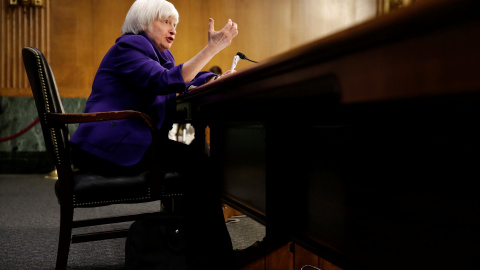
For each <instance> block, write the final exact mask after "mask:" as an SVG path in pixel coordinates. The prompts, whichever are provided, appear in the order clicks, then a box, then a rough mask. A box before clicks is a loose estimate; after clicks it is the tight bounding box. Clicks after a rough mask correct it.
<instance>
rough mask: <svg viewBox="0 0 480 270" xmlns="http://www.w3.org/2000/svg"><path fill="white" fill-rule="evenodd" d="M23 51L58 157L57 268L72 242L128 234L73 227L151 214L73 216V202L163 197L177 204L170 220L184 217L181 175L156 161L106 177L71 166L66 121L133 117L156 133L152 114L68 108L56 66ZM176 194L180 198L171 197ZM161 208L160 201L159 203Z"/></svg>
mask: <svg viewBox="0 0 480 270" xmlns="http://www.w3.org/2000/svg"><path fill="white" fill-rule="evenodd" d="M22 55H23V61H24V65H25V70H26V72H27V76H28V80H29V82H30V86H31V88H32V92H33V96H34V99H35V104H36V107H37V111H38V116H39V118H40V123H41V126H42V131H43V137H44V140H45V144H46V148H47V151H48V152H49V153H50V154H51V156H52V158H53V160H54V163H55V166H56V169H57V173H58V180H57V182H56V184H55V193H56V196H57V198H58V202H59V204H60V235H59V242H58V253H57V262H56V269H57V270H59V269H65V268H66V266H67V262H68V253H69V249H70V243H80V242H86V241H95V240H104V239H113V238H118V237H125V236H126V235H127V233H128V228H126V229H124V230H112V231H99V232H96V233H88V234H72V232H73V229H74V228H79V227H86V226H96V225H104V224H111V223H119V222H126V221H133V220H136V219H140V218H142V217H145V216H146V215H151V214H152V213H139V214H132V215H128V216H115V217H99V218H95V219H88V220H74V209H75V208H80V207H82V208H94V207H99V206H105V205H110V204H126V203H129V204H130V203H142V202H151V201H156V200H161V202H162V204H164V205H175V206H176V208H177V209H171V210H172V211H173V213H174V214H173V215H171V214H169V215H168V217H166V218H168V219H169V220H168V221H169V222H171V221H172V218H173V219H176V218H179V219H181V213H179V212H178V211H179V207H178V206H181V203H179V202H181V198H182V187H181V183H182V181H181V176H180V175H179V174H177V173H173V172H169V173H167V172H164V171H161V169H159V168H158V167H157V166H152V170H150V171H146V172H144V173H142V174H140V175H135V176H118V177H104V176H101V175H97V174H93V173H88V172H81V171H75V170H73V169H72V164H71V161H70V148H69V144H68V139H69V133H68V126H67V125H68V124H72V123H82V122H92V121H108V120H117V119H126V118H133V119H138V121H142V122H144V123H145V124H146V125H148V126H149V127H150V130H151V131H152V133H155V132H156V129H155V127H154V125H153V123H152V121H151V119H150V118H149V117H148V116H147V115H145V114H143V113H141V112H137V111H115V112H104V113H77V114H69V113H65V111H64V109H63V105H62V102H61V99H60V96H59V93H58V89H57V85H56V83H55V78H54V76H53V72H52V70H51V68H50V66H49V64H48V62H47V60H46V59H45V57H44V55H43V54H42V52H41V51H40V50H38V49H37V48H33V47H27V48H24V49H23V50H22ZM152 135H153V134H152ZM152 137H155V136H152ZM153 143H155V142H153ZM154 159H155V157H153V160H152V162H155V161H154ZM172 200H177V201H176V202H175V203H173V202H172ZM167 202H168V204H167ZM160 211H161V204H160V203H159V212H160ZM163 211H165V210H163ZM176 214H178V215H176Z"/></svg>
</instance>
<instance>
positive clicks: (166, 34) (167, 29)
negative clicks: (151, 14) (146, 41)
mask: <svg viewBox="0 0 480 270" xmlns="http://www.w3.org/2000/svg"><path fill="white" fill-rule="evenodd" d="M176 27H177V21H176V20H175V19H174V18H173V17H168V18H162V19H157V20H155V21H153V22H152V25H151V27H150V28H148V27H147V30H146V31H145V33H146V34H147V36H148V37H149V38H150V39H151V40H153V43H155V45H156V46H157V48H158V50H159V51H164V50H166V49H170V47H172V44H173V41H174V40H175V34H176V33H177V31H176V30H175V28H176Z"/></svg>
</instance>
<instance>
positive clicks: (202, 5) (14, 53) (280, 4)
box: [0, 0, 377, 97]
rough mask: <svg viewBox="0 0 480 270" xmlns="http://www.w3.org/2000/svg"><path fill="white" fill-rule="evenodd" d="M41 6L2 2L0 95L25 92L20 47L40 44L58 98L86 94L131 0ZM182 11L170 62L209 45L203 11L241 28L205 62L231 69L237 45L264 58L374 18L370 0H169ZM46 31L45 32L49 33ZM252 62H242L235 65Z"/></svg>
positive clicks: (62, 0)
mask: <svg viewBox="0 0 480 270" xmlns="http://www.w3.org/2000/svg"><path fill="white" fill-rule="evenodd" d="M44 2H45V7H43V8H36V9H29V10H28V11H27V12H26V13H24V12H23V8H15V9H12V8H10V7H8V1H1V3H2V12H1V22H2V25H1V32H2V33H1V38H2V42H1V51H0V63H1V68H2V69H1V72H0V76H1V77H0V79H1V80H0V81H1V84H0V95H2V96H30V95H31V93H30V89H29V86H28V82H27V80H26V76H25V72H24V69H23V63H22V60H21V48H23V47H25V46H35V47H38V48H39V49H41V50H42V51H44V53H45V55H46V56H47V59H48V60H49V62H50V64H51V66H52V69H53V71H54V74H55V78H56V80H57V85H58V87H59V91H60V94H61V95H62V96H63V97H87V96H88V95H89V93H90V90H91V85H92V82H93V78H94V76H95V72H96V70H97V68H98V65H99V64H100V62H101V60H102V58H103V56H104V55H105V53H106V52H107V50H108V49H109V48H110V46H111V45H112V44H113V43H114V42H115V40H116V38H117V37H119V36H120V35H121V33H120V29H121V27H122V25H123V21H124V19H125V15H126V13H127V11H128V9H129V8H130V6H131V4H132V3H133V2H134V0H121V1H120V0H102V1H98V0H82V1H75V0H46V1H44ZM171 2H172V3H173V4H174V5H175V7H176V8H177V10H178V11H179V13H180V23H179V25H178V28H177V37H176V40H175V43H174V45H173V47H172V53H173V54H174V56H175V60H176V64H180V63H183V62H186V61H188V60H189V59H190V58H192V57H193V56H194V55H195V54H196V53H197V52H198V51H200V50H201V49H202V48H203V47H204V46H205V45H206V44H207V30H208V18H210V17H211V18H214V19H215V29H216V30H220V29H221V28H222V27H223V26H224V25H225V23H226V22H227V20H228V19H229V18H231V19H232V20H233V21H235V22H237V23H238V25H239V35H238V36H237V37H236V38H235V39H234V41H233V43H232V44H231V45H230V46H229V47H227V48H226V49H225V50H223V51H222V52H220V53H219V54H218V55H217V56H215V57H214V58H213V59H212V61H211V62H210V63H209V64H208V66H206V67H205V68H204V69H205V70H208V69H209V68H210V67H211V66H213V65H218V66H220V67H221V68H222V70H223V71H226V70H227V69H228V68H230V65H231V62H232V59H233V56H234V55H235V54H236V53H237V52H239V51H240V52H243V53H244V54H245V55H247V56H248V57H249V58H250V59H253V60H257V61H262V60H265V59H267V58H270V57H273V56H275V55H278V54H280V53H282V52H285V51H288V50H290V49H292V48H294V47H296V46H299V45H301V44H304V43H306V42H308V41H311V40H313V39H317V38H320V37H323V36H325V35H328V34H330V33H332V32H335V31H338V30H340V29H342V28H345V27H348V26H351V25H352V24H355V23H358V22H361V21H363V20H365V19H368V18H372V17H373V16H375V14H376V8H377V3H376V1H375V0H346V1H317V0H263V1H257V0H237V1H231V0H202V1H198V0H171ZM50 33H51V34H50ZM251 65H254V64H253V63H250V62H248V61H241V62H240V63H239V64H238V66H237V70H241V69H243V68H246V67H248V66H251Z"/></svg>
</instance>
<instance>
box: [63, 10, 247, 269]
mask: <svg viewBox="0 0 480 270" xmlns="http://www.w3.org/2000/svg"><path fill="white" fill-rule="evenodd" d="M178 22H179V14H178V12H177V10H176V9H175V7H174V6H173V5H172V4H171V3H170V2H168V1H164V0H137V1H135V2H134V3H133V5H132V6H131V8H130V10H129V11H128V13H127V16H126V18H125V22H124V25H123V27H122V36H121V37H119V38H118V39H117V40H116V42H115V44H114V45H113V46H112V47H111V49H110V50H109V51H108V52H107V54H106V55H105V57H104V58H103V60H102V62H101V64H100V67H99V68H98V71H97V73H96V75H95V79H94V81H93V86H92V92H91V94H90V96H89V98H88V100H87V104H86V107H85V112H89V113H91V112H104V111H117V110H136V111H141V112H144V113H146V114H148V115H149V116H150V117H151V118H152V119H153V120H154V121H155V123H156V127H157V129H158V130H159V133H158V134H159V138H158V139H157V141H159V145H158V149H151V147H150V145H151V142H152V137H151V134H150V131H149V129H148V128H147V127H146V126H144V125H142V124H140V123H139V122H137V121H135V120H118V121H114V122H109V121H105V122H97V123H82V124H80V125H79V127H78V129H77V131H76V132H75V133H74V134H73V136H72V138H71V143H72V155H73V160H74V164H75V166H77V167H78V168H79V169H80V170H87V171H88V170H89V171H96V172H98V173H103V174H137V173H140V172H142V171H145V170H148V168H149V166H151V164H150V161H149V159H150V153H151V152H152V151H155V153H156V155H157V156H158V155H160V159H161V164H159V166H161V167H162V168H165V169H167V170H172V171H178V172H181V173H182V174H184V175H186V176H187V179H188V180H187V181H188V190H187V191H186V196H187V198H188V199H187V198H186V203H190V206H187V207H190V209H191V212H192V222H195V225H194V226H192V227H191V228H192V230H193V229H196V230H197V231H198V232H197V233H195V234H194V235H196V236H197V237H198V239H196V240H198V241H199V242H202V245H205V244H210V245H209V246H208V247H206V248H204V247H202V246H201V245H199V246H198V250H197V252H198V254H197V255H195V256H196V257H197V258H196V261H197V262H198V261H208V266H209V269H216V268H215V267H214V266H215V262H217V261H218V262H220V259H221V258H222V256H226V257H228V254H227V255H226V252H227V253H228V252H229V251H231V250H232V245H231V241H230V237H229V235H228V231H227V230H226V226H225V222H224V218H223V213H222V210H221V206H220V200H219V194H218V191H219V183H218V177H215V173H214V172H215V171H214V170H212V169H211V164H210V161H209V160H208V158H207V157H206V156H205V155H203V153H197V152H195V151H193V150H192V149H190V148H192V147H189V146H187V145H184V144H181V143H178V142H174V141H171V140H168V131H169V130H170V129H171V126H172V114H173V113H174V112H175V97H176V94H177V93H183V92H185V91H187V90H188V89H189V87H190V86H192V85H193V86H200V85H202V84H205V83H208V82H210V81H213V80H215V79H218V78H221V77H222V76H225V75H228V73H229V71H228V72H226V73H224V74H223V75H222V76H218V75H216V74H214V73H211V72H206V71H200V70H202V68H204V66H205V65H206V64H207V63H208V62H209V61H210V60H211V59H212V57H213V56H215V55H216V54H217V53H218V52H220V51H221V50H223V49H224V48H225V47H226V46H228V45H229V44H230V43H231V41H232V39H233V38H234V37H235V36H236V35H237V34H238V31H237V24H236V23H234V22H232V21H231V20H228V22H227V24H226V25H225V26H224V27H223V29H221V30H220V31H215V30H214V21H213V19H210V20H209V28H208V44H207V45H206V46H205V47H204V48H203V49H202V50H201V51H200V52H199V53H198V54H197V55H195V56H194V57H193V58H192V59H190V60H189V61H187V62H185V63H182V64H180V65H175V60H174V58H173V55H172V53H171V52H170V50H169V49H170V47H171V46H172V44H173V42H174V40H175V35H176V33H177V32H176V26H177V24H178ZM192 224H193V223H192ZM202 252H203V254H202ZM209 255H212V256H213V255H215V257H209ZM212 266H213V267H212ZM210 267H212V268H210Z"/></svg>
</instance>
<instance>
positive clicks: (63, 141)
mask: <svg viewBox="0 0 480 270" xmlns="http://www.w3.org/2000/svg"><path fill="white" fill-rule="evenodd" d="M22 55H23V64H24V66H25V70H26V72H27V76H28V80H29V82H30V86H31V88H32V92H33V97H34V99H35V105H36V107H37V112H38V117H39V118H40V124H41V126H42V132H43V138H44V140H45V146H46V148H47V151H48V152H49V153H50V154H51V155H52V158H53V160H54V163H55V165H56V166H57V168H58V166H68V167H69V166H70V159H69V148H68V138H69V137H68V136H69V135H68V127H67V126H66V125H61V126H59V125H51V124H49V123H48V121H47V115H48V114H49V113H65V111H64V109H63V105H62V101H61V100H60V95H59V94H58V88H57V84H56V82H55V77H54V76H53V72H52V69H51V68H50V65H49V64H48V62H47V60H46V59H45V56H44V55H43V53H42V52H41V51H40V50H39V49H37V48H34V47H26V48H23V49H22Z"/></svg>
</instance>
